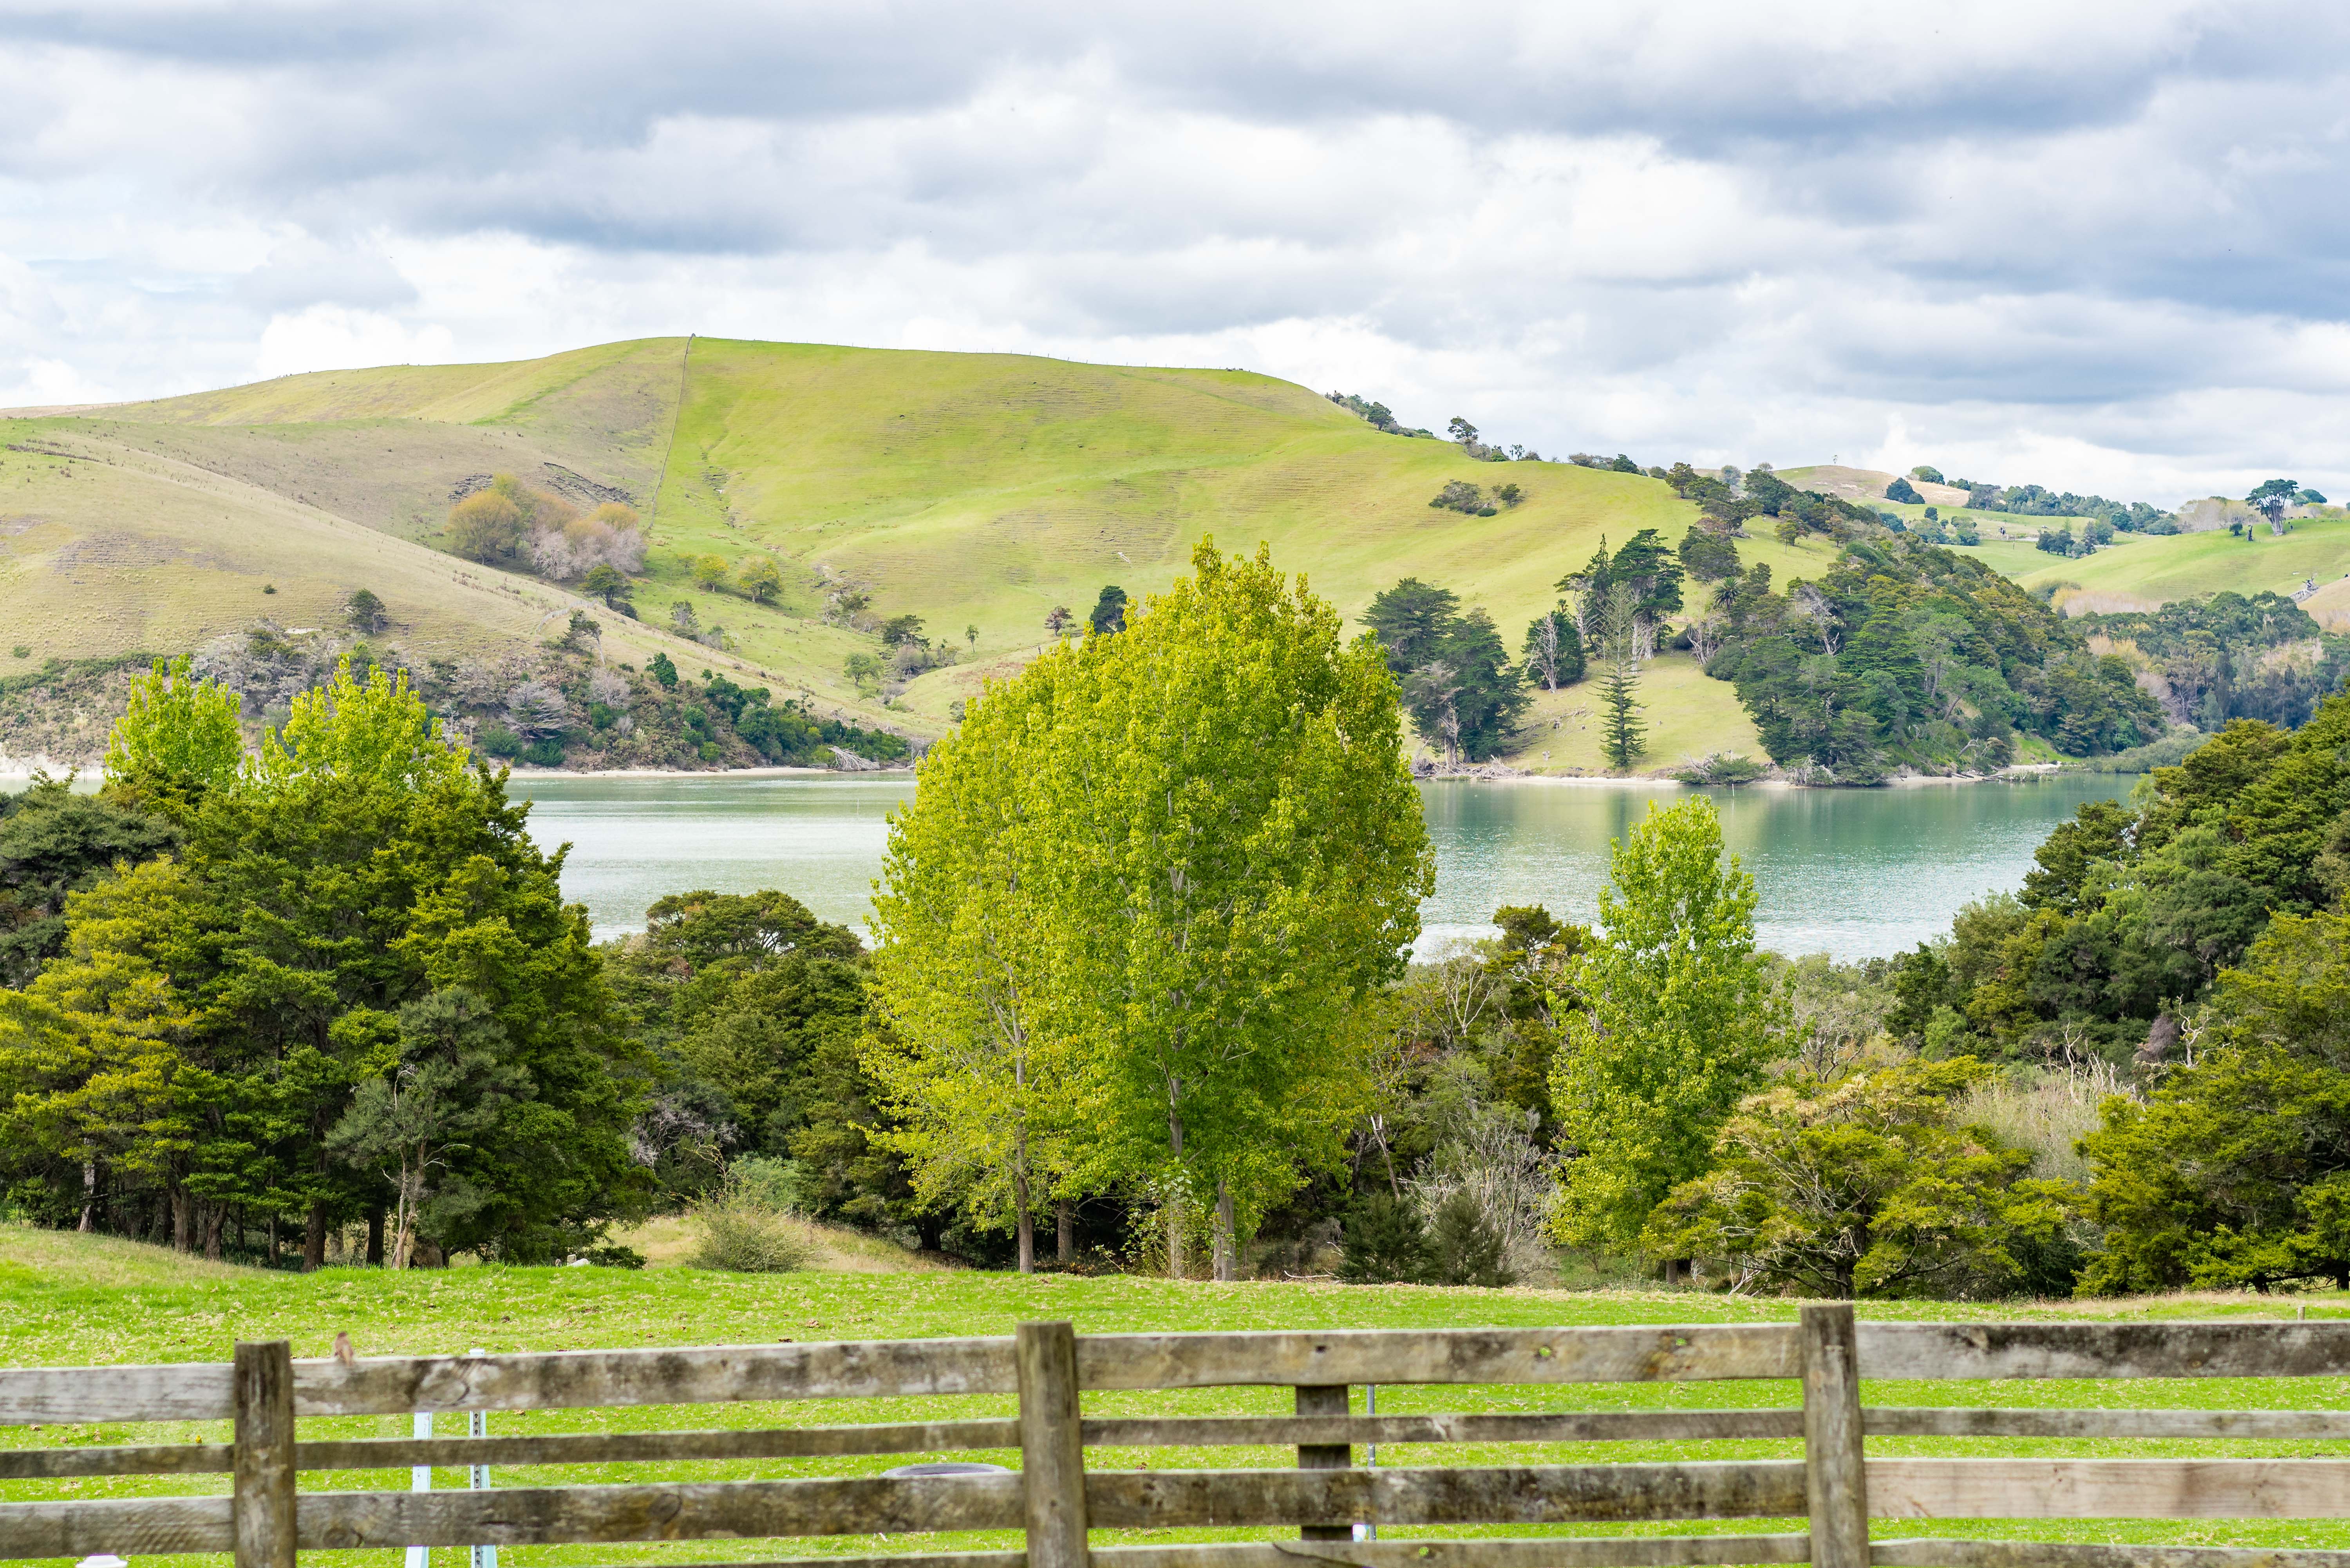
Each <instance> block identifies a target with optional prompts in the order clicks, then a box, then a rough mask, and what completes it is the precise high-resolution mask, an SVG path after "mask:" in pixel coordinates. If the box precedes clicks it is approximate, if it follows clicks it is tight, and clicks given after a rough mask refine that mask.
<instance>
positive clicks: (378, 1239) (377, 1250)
mask: <svg viewBox="0 0 2350 1568" xmlns="http://www.w3.org/2000/svg"><path fill="white" fill-rule="evenodd" d="M367 1227H368V1242H367V1261H368V1267H369V1268H370V1269H380V1268H382V1267H383V1210H382V1209H381V1208H380V1207H377V1208H373V1209H370V1210H368V1217H367Z"/></svg>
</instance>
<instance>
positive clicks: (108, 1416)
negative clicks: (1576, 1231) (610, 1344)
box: [0, 1306, 2350, 1568]
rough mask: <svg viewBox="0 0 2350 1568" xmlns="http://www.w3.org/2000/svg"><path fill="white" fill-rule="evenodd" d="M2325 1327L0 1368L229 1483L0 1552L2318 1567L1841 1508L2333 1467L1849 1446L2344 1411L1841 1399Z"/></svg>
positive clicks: (172, 1462) (14, 1507)
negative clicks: (1700, 1523)
mask: <svg viewBox="0 0 2350 1568" xmlns="http://www.w3.org/2000/svg"><path fill="white" fill-rule="evenodd" d="M2345 1374H2350V1323H2282V1324H2280V1323H2245V1322H2236V1323H2169V1324H1874V1323H1870V1324H1855V1322H1854V1320H1853V1315H1852V1312H1851V1309H1850V1308H1849V1307H1841V1306H1820V1307H1806V1308H1804V1311H1803V1314H1802V1318H1801V1321H1800V1322H1799V1323H1795V1324H1739V1325H1698V1326H1690V1327H1679V1328H1556V1329H1453V1330H1427V1331H1419V1330H1414V1331H1384V1330H1381V1331H1369V1330H1348V1331H1334V1332H1329V1333H1266V1334H1101V1335H1093V1334H1088V1335H1083V1336H1080V1335H1078V1334H1075V1333H1074V1332H1072V1330H1071V1328H1070V1325H1068V1324H1060V1323H1041V1324H1023V1325H1022V1326H1021V1328H1020V1330H1019V1332H1018V1334H1016V1335H1015V1336H1014V1337H1013V1338H1011V1339H936V1340H915V1341H877V1342H871V1343H847V1344H831V1345H794V1344H782V1345H728V1346H712V1347H706V1348H696V1349H678V1350H618V1351H583V1352H567V1353H562V1354H553V1355H490V1356H422V1357H393V1358H384V1359H368V1360H359V1361H356V1362H351V1363H345V1362H340V1361H335V1360H319V1361H307V1360H305V1361H296V1360H294V1359H292V1357H291V1355H290V1354H289V1353H288V1349H287V1347H286V1345H285V1344H283V1343H282V1342H281V1343H274V1344H259V1345H238V1346H237V1349H236V1359H235V1361H234V1363H232V1364H227V1365H222V1364H217V1363H215V1364H209V1365H183V1366H98V1367H61V1368H28V1369H16V1370H0V1424H21V1423H30V1422H37V1423H41V1424H43V1425H44V1426H46V1425H47V1424H49V1423H74V1422H94V1421H115V1422H121V1421H172V1420H199V1421H201V1420H220V1419H233V1420H234V1423H235V1426H234V1441H233V1442H228V1443H186V1444H176V1445H170V1446H149V1447H115V1448H92V1447H71V1448H40V1449H0V1480H26V1479H39V1478H65V1477H91V1476H126V1475H197V1474H226V1475H229V1476H231V1477H233V1478H234V1479H233V1482H232V1489H231V1491H230V1492H229V1494H228V1495H213V1496H203V1497H160V1498H158V1497H140V1498H119V1499H91V1500H87V1501H52V1502H26V1503H14V1504H6V1505H0V1558H26V1557H68V1556H78V1555H83V1554H88V1553H97V1552H112V1553H117V1554H120V1555H122V1556H125V1557H138V1556H146V1555H151V1554H155V1553H166V1552H229V1551H233V1552H234V1553H235V1558H236V1563H237V1564H238V1568H291V1564H292V1563H294V1560H295V1553H296V1551H297V1550H298V1551H317V1550H325V1549H347V1548H370V1547H372V1548H399V1547H404V1546H410V1545H416V1544H421V1545H425V1546H465V1545H473V1544H487V1545H499V1546H504V1545H515V1546H524V1545H539V1544H551V1543H558V1542H653V1541H680V1540H703V1539H722V1538H723V1539H762V1540H764V1539H775V1538H784V1537H795V1536H839V1535H869V1534H872V1533H875V1532H884V1533H888V1534H893V1535H894V1534H901V1533H916V1532H931V1531H971V1530H979V1531H1013V1530H1017V1531H1021V1532H1024V1536H1025V1542H1026V1544H1025V1547H1024V1550H1013V1551H998V1552H931V1553H926V1554H923V1553H899V1554H895V1555H880V1556H873V1555H868V1556H864V1557H853V1558H846V1559H843V1558H827V1559H798V1560H793V1561H795V1562H801V1563H807V1562H816V1561H821V1562H825V1563H848V1564H851V1565H852V1568H1087V1563H1088V1560H1089V1559H1090V1560H1091V1562H1092V1563H1093V1564H1094V1568H1298V1564H1299V1560H1300V1559H1307V1560H1312V1561H1314V1562H1319V1563H1332V1564H1351V1565H1355V1568H1583V1565H1586V1564H1590V1565H1597V1564H1678V1563H1802V1562H1810V1563H1815V1564H1819V1565H1820V1568H1861V1565H1863V1564H1867V1563H1878V1564H1890V1565H1905V1564H1914V1565H1921V1568H1924V1565H1933V1564H1949V1565H1953V1568H2106V1565H2109V1564H2110V1565H2116V1568H2118V1565H2120V1564H2125V1563H2126V1564H2147V1565H2153V1568H2221V1565H2230V1568H2234V1565H2251V1564H2261V1565H2264V1568H2350V1552H2332V1551H2301V1550H2290V1551H2267V1550H2251V1549H2242V1548H2222V1547H2162V1548H2156V1547H2143V1546H2105V1545H2090V1544H2053V1543H2046V1542H2014V1541H1935V1540H1924V1539H1898V1540H1885V1541H1878V1542H1874V1543H1872V1542H1870V1540H1869V1536H1868V1521H1869V1519H1870V1518H1871V1517H1875V1518H1877V1519H1921V1518H1936V1519H2028V1518H2138V1519H2149V1518H2150V1519H2207V1518H2208V1519H2255V1518H2344V1517H2350V1460H2344V1459H2082V1458H2074V1459H1864V1457H1863V1453H1862V1438H1864V1437H1865V1436H1870V1437H1940V1438H2002V1437H2004V1438H2163V1439H2175V1438H2263V1439H2278V1438H2282V1439H2296V1440H2298V1439H2328V1440H2338V1439H2345V1438H2350V1413H2337V1412H2334V1411H2330V1410H2311V1411H2299V1410H2256V1411H2241V1412H2230V1411H2207V1410H2178V1409H2170V1410H2145V1409H2086V1410H2058V1409H2040V1408H1945V1407H1920V1408H1864V1407H1862V1405H1861V1403H1860V1379H1861V1378H1862V1377H1863V1376H1867V1377H1870V1378H1877V1379H1917V1378H1989V1379H2026V1380H2037V1379H2049V1378H2111V1377H2133V1378H2168V1377H2292V1376H2345ZM1728 1378H1790V1379H1800V1380H1801V1383H1802V1387H1803V1405H1802V1407H1801V1408H1800V1409H1796V1408H1792V1407H1788V1408H1778V1409H1746V1410H1679V1409H1676V1410H1652V1411H1606V1412H1577V1411H1566V1412H1555V1413H1547V1414H1457V1415H1389V1416H1355V1415H1352V1414H1349V1413H1348V1411H1349V1399H1348V1389H1349V1387H1350V1386H1353V1385H1356V1384H1389V1385H1395V1384H1454V1385H1506V1384H1516V1385H1561V1384H1575V1383H1619V1382H1668V1383H1679V1382H1704V1381H1710V1380H1716V1379H1728ZM1218 1386H1289V1387H1293V1388H1295V1391H1296V1394H1295V1408H1296V1414H1295V1415H1294V1416H1205V1417H1203V1416H1181V1417H1118V1418H1107V1417H1084V1416H1082V1415H1081V1413H1080V1411H1079V1407H1078V1402H1079V1395H1080V1394H1081V1392H1084V1391H1088V1390H1139V1389H1196V1388H1207V1387H1218ZM973 1394H993V1395H1005V1394H1017V1395H1018V1396H1019V1407H1018V1412H1019V1413H1018V1415H1017V1417H1015V1418H1008V1419H1005V1418H999V1419H979V1420H945V1421H924V1422H913V1423H901V1424H896V1425H878V1426H810V1427H796V1428H771V1429H763V1430H725V1431H687V1432H679V1431H664V1432H641V1433H609V1434H604V1433H594V1434H554V1435H544V1436H506V1437H463V1438H460V1437H448V1438H357V1439H337V1440H317V1439H304V1438H301V1437H299V1436H298V1435H297V1432H296V1422H297V1420H299V1419H300V1418H302V1417H343V1416H364V1415H378V1416H380V1415H390V1414H407V1413H410V1412H413V1411H442V1410H448V1411H456V1410H464V1411H489V1410H549V1409H561V1408H577V1407H614V1406H633V1405H681V1404H715V1403H726V1402H741V1401H765V1400H785V1399H818V1398H821V1399H838V1398H858V1397H924V1396H936V1395H973ZM1740 1438H1781V1439H1793V1438H1802V1439H1803V1443H1804V1458H1803V1459H1745V1460H1717V1461H1690V1462H1683V1463H1673V1464H1646V1463H1625V1464H1570V1465H1524V1466H1513V1467H1475V1468H1471V1467H1413V1468H1402V1469H1358V1468H1356V1467H1355V1466H1354V1465H1353V1464H1352V1462H1351V1459H1352V1453H1353V1445H1357V1444H1371V1443H1388V1444H1396V1443H1410V1444H1463V1443H1479V1444H1488V1443H1557V1442H1569V1441H1572V1442H1587V1441H1595V1440H1638V1441H1646V1442H1657V1441H1713V1440H1721V1439H1740ZM1267 1444H1277V1445H1283V1446H1288V1445H1295V1447H1296V1450H1297V1468H1296V1469H1216V1470H1148V1469H1144V1470H1131V1471H1121V1470H1100V1469H1095V1470H1088V1469H1087V1467H1086V1455H1085V1450H1086V1449H1087V1448H1088V1447H1116V1448H1128V1447H1149V1446H1154V1445H1159V1446H1183V1447H1202V1446H1248V1445H1259V1446H1262V1445H1267ZM986 1449H1016V1450H1018V1452H1019V1455H1020V1462H1021V1469H1020V1471H1019V1472H1018V1473H1013V1474H994V1475H986V1474H981V1475H945V1476H923V1477H911V1478H892V1477H884V1476H874V1477H858V1478H843V1479H817V1480H749V1481H708V1482H676V1483H668V1484H639V1485H622V1486H570V1487H527V1488H515V1489H511V1490H489V1491H457V1492H414V1491H328V1492H308V1493H305V1492H302V1491H300V1490H298V1488H297V1485H296V1481H297V1478H298V1477H299V1476H300V1475H301V1474H302V1473H303V1472H311V1471H325V1470H338V1469H400V1468H405V1467H410V1466H417V1465H433V1466H452V1467H453V1466H466V1465H482V1464H490V1465H565V1464H604V1463H610V1462H614V1461H661V1462H669V1461H677V1460H697V1459H698V1460H715V1459H785V1458H795V1457H800V1458H805V1457H818V1456H843V1455H878V1454H923V1453H933V1454H935V1453H954V1452H971V1451H974V1450H986ZM1738 1518H1744V1519H1800V1518H1808V1520H1809V1522H1810V1529H1809V1531H1808V1532H1806V1533H1791V1534H1744V1535H1736V1534H1725V1535H1701V1536H1689V1537H1679V1538H1661V1537H1608V1538H1596V1537H1594V1538H1584V1539H1575V1538H1573V1537H1571V1536H1558V1535H1552V1536H1541V1537H1514V1538H1498V1539H1494V1538H1489V1539H1478V1540H1461V1541H1444V1540H1433V1539H1431V1540H1419V1539H1410V1540H1395V1539H1388V1540H1378V1541H1371V1540H1365V1541H1356V1540H1353V1539H1352V1535H1353V1533H1354V1532H1353V1529H1352V1527H1353V1525H1354V1524H1355V1523H1356V1522H1357V1521H1363V1522H1369V1523H1375V1524H1378V1525H1381V1526H1392V1527H1404V1528H1413V1527H1428V1526H1449V1525H1467V1524H1503V1525H1517V1526H1550V1527H1558V1526H1573V1525H1576V1524H1586V1523H1594V1522H1602V1521H1607V1522H1621V1521H1644V1520H1645V1521H1658V1520H1693V1519H1738ZM1195 1527H1214V1528H1219V1529H1235V1530H1243V1531H1268V1532H1269V1531H1275V1530H1284V1531H1285V1530H1293V1529H1294V1530H1296V1531H1297V1532H1299V1538H1298V1539H1296V1540H1272V1539H1265V1540H1259V1541H1253V1542H1233V1543H1228V1544H1162V1545H1128V1546H1106V1547H1101V1548H1089V1546H1088V1536H1087V1532H1089V1531H1092V1530H1101V1529H1112V1530H1157V1529H1173V1528H1185V1529H1189V1528H1195Z"/></svg>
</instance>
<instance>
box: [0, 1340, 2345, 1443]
mask: <svg viewBox="0 0 2350 1568" xmlns="http://www.w3.org/2000/svg"><path fill="white" fill-rule="evenodd" d="M1856 1337H1857V1345H1858V1351H1859V1358H1860V1364H1861V1366H1862V1367H1863V1368H1864V1371H1865V1375H1866V1376H1869V1377H1872V1378H1901V1379H1920V1380H1936V1379H1945V1378H1970V1379H1991V1380H1999V1379H2015V1378H2028V1379H2049V1378H2113V1377H2132V1378H2168V1377H2300V1376H2343V1375H2345V1373H2350V1323H2221V1324H1856ZM1801 1373H1802V1366H1801V1346H1800V1345H1799V1343H1798V1339H1797V1333H1796V1329H1795V1328H1794V1325H1792V1324H1692V1325H1688V1326H1683V1327H1677V1328H1613V1327H1610V1328H1561V1329H1429V1330H1408V1329H1351V1330H1339V1331H1335V1332H1330V1333H1322V1334H1300V1333H1272V1334H1093V1335H1087V1336H1084V1337H1081V1338H1080V1339H1079V1340H1078V1342H1077V1378H1078V1385H1079V1386H1080V1387H1082V1388H1086V1389H1089V1390H1103V1391H1107V1390H1114V1389H1183V1388H1209V1387H1230V1386H1250V1385H1256V1386H1266V1385H1270V1386H1293V1387H1294V1386H1301V1385H1305V1386H1332V1385H1339V1384H1357V1383H1382V1384H1415V1383H1416V1384H1500V1383H1518V1384H1537V1385H1539V1384H1567V1383H1646V1382H1666V1383H1680V1382H1705V1381H1713V1380H1720V1379H1731V1378H1773V1377H1777V1378H1792V1377H1796V1376H1800V1375H1801ZM1017 1392H1018V1381H1017V1378H1016V1376H1014V1366H1013V1355H1012V1341H1011V1340H1009V1339H933V1340H883V1341H847V1342H842V1343H837V1344H817V1345H710V1346H702V1347H698V1348H692V1349H679V1350H581V1351H557V1352H550V1353H545V1354H536V1355H482V1356H457V1355H450V1356H399V1357H370V1358H363V1359H360V1360H359V1361H356V1362H354V1363H352V1364H349V1365H345V1364H344V1363H342V1362H339V1361H335V1360H332V1359H320V1360H316V1361H296V1363H294V1413H295V1414H296V1416H372V1415H398V1414H406V1413H408V1412H410V1411H414V1410H432V1411H440V1410H555V1409H575V1408H583V1407H621V1406H640V1405H705V1404H725V1403H746V1402H753V1401H767V1400H785V1399H864V1398H884V1397H899V1398H903V1397H929V1396H936V1395H951V1394H998V1395H1001V1394H1014V1393H1017ZM234 1413H235V1405H234V1389H233V1387H232V1378H231V1375H230V1368H229V1367H228V1366H226V1365H224V1364H219V1363H193V1364H184V1365H177V1366H71V1367H25V1368H11V1369H7V1370H5V1371H0V1425H20V1424H24V1423H26V1422H39V1423H45V1424H46V1423H51V1422H74V1421H206V1420H226V1419H228V1418H229V1417H231V1416H233V1415H234Z"/></svg>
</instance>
